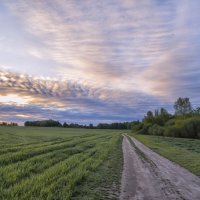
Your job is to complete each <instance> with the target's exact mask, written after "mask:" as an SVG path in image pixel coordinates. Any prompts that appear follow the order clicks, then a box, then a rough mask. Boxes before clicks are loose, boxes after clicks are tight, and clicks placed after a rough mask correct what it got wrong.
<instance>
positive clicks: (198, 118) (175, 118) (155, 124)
mask: <svg viewBox="0 0 200 200" xmlns="http://www.w3.org/2000/svg"><path fill="white" fill-rule="evenodd" d="M174 111H175V112H174V114H170V113H169V112H168V111H167V110H166V109H165V108H160V109H158V110H155V111H147V113H146V115H145V116H144V118H143V120H142V121H141V122H139V123H138V124H135V125H134V126H132V131H133V132H136V133H138V134H149V135H159V136H169V137H183V138H200V107H198V108H196V109H193V108H192V104H191V102H190V100H189V98H187V97H186V98H181V97H179V98H178V99H177V100H176V101H175V103H174Z"/></svg>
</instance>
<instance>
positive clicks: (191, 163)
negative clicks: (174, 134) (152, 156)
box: [129, 133, 200, 176]
mask: <svg viewBox="0 0 200 200" xmlns="http://www.w3.org/2000/svg"><path fill="white" fill-rule="evenodd" d="M129 135H130V136H133V137H135V138H136V139H138V140H139V141H140V142H142V143H143V144H144V145H146V146H148V147H149V148H151V149H152V150H153V151H155V152H157V153H158V154H160V155H162V156H164V157H166V158H167V159H169V160H171V161H173V162H175V163H177V164H179V165H180V166H182V167H184V168H186V169H188V170H189V171H191V172H192V173H194V174H196V175H198V176H200V140H197V139H184V138H170V137H162V136H152V135H141V134H135V133H129Z"/></svg>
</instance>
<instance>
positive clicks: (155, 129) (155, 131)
mask: <svg viewBox="0 0 200 200" xmlns="http://www.w3.org/2000/svg"><path fill="white" fill-rule="evenodd" d="M148 133H149V134H150V135H159V136H162V135H163V134H164V128H163V127H162V126H159V125H157V124H154V125H153V126H151V127H149V129H148Z"/></svg>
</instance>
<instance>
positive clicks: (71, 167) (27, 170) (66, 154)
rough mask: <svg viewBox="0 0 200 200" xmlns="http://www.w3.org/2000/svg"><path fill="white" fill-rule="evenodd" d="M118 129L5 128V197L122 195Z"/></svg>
mask: <svg viewBox="0 0 200 200" xmlns="http://www.w3.org/2000/svg"><path fill="white" fill-rule="evenodd" d="M121 142H122V136H121V131H118V130H96V129H94V130H89V129H64V128H36V127H28V128H27V127H0V199H2V200H10V199H12V200H25V199H30V200H36V199H37V200H47V199H48V200H68V199H99V200H100V199H118V196H119V191H120V179H121V171H122V150H121Z"/></svg>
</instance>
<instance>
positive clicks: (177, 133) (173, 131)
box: [164, 126, 180, 137]
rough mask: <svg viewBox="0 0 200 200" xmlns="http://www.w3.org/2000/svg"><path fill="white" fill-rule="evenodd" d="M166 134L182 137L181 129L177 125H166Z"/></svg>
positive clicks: (167, 135)
mask: <svg viewBox="0 0 200 200" xmlns="http://www.w3.org/2000/svg"><path fill="white" fill-rule="evenodd" d="M164 136H166V137H180V130H179V128H177V127H175V126H168V127H165V130H164Z"/></svg>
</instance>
